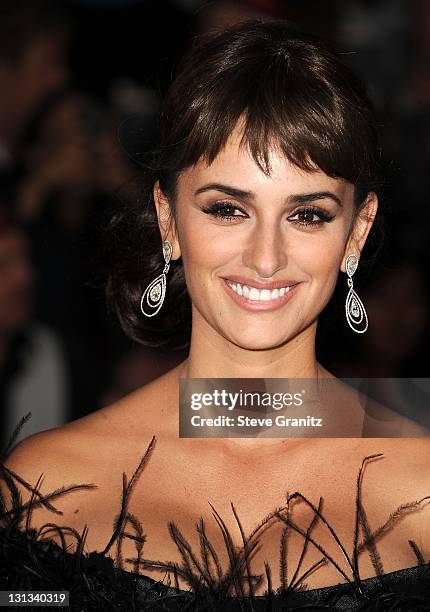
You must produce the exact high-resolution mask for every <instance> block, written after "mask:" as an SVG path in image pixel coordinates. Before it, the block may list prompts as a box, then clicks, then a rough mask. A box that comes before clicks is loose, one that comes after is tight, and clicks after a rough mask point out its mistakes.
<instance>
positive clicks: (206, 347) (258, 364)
mask: <svg viewBox="0 0 430 612" xmlns="http://www.w3.org/2000/svg"><path fill="white" fill-rule="evenodd" d="M315 334H316V323H313V324H312V325H310V326H309V327H308V328H306V329H305V330H303V331H302V332H301V333H300V334H298V335H297V336H295V337H294V338H292V339H291V340H290V341H288V342H286V343H285V344H283V345H282V346H279V347H276V348H271V349H267V350H248V349H244V348H242V347H239V346H237V345H235V344H232V343H231V342H229V341H228V340H227V339H225V338H223V337H221V336H220V335H219V334H217V333H216V332H214V331H213V330H212V329H209V328H208V327H206V328H205V329H204V330H202V329H199V331H198V332H196V331H195V330H194V329H193V334H192V337H191V344H190V352H189V356H188V359H187V360H186V361H185V362H184V363H183V367H182V371H181V374H180V375H181V377H183V378H319V377H320V376H321V374H322V373H323V371H324V368H322V366H321V365H320V364H319V363H318V362H317V360H316V356H315Z"/></svg>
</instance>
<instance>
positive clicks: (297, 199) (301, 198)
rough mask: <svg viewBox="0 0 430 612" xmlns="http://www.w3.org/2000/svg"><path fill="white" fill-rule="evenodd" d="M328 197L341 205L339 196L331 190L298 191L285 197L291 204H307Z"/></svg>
mask: <svg viewBox="0 0 430 612" xmlns="http://www.w3.org/2000/svg"><path fill="white" fill-rule="evenodd" d="M326 198H329V199H330V200H333V202H336V204H337V205H338V206H343V204H342V202H341V200H340V198H338V197H337V195H335V194H334V193H332V192H331V191H315V192H313V193H298V194H296V195H291V196H289V197H288V198H287V199H288V201H289V202H291V203H292V204H307V203H308V202H315V201H316V200H324V199H326Z"/></svg>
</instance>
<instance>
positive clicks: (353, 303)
mask: <svg viewBox="0 0 430 612" xmlns="http://www.w3.org/2000/svg"><path fill="white" fill-rule="evenodd" d="M357 266H358V257H357V256H356V255H354V253H350V254H349V255H348V257H347V258H346V262H345V269H346V273H347V274H348V277H349V278H348V287H349V291H348V295H347V297H346V302H345V312H346V320H347V321H348V324H349V326H350V328H351V329H352V330H354V331H355V332H357V334H363V333H364V332H365V331H366V329H367V326H368V319H367V313H366V309H365V308H364V305H363V302H362V301H361V300H360V298H359V297H358V295H357V294H356V292H355V291H354V283H353V281H352V276H353V274H354V272H355V271H356V270H357ZM363 321H364V323H363ZM360 324H362V325H364V329H358V328H357V327H356V326H357V325H360Z"/></svg>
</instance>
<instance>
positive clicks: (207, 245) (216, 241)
mask: <svg viewBox="0 0 430 612" xmlns="http://www.w3.org/2000/svg"><path fill="white" fill-rule="evenodd" d="M219 229H220V228H216V227H214V228H208V227H207V226H203V225H199V224H197V223H193V224H192V225H191V224H190V225H189V226H188V225H187V224H183V225H182V226H181V227H180V228H179V240H180V245H181V253H182V260H183V264H184V271H185V276H186V278H187V279H188V278H191V276H192V277H196V276H197V277H200V276H201V275H203V274H204V275H207V274H208V273H211V272H213V271H216V270H217V269H218V268H219V267H220V266H223V265H225V264H226V263H229V262H231V261H232V260H233V258H234V256H235V255H236V257H237V252H238V249H237V241H235V240H232V238H231V235H229V234H228V233H227V232H225V231H224V232H222V231H221V232H220V231H219ZM217 230H218V231H217Z"/></svg>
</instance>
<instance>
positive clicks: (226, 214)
mask: <svg viewBox="0 0 430 612" xmlns="http://www.w3.org/2000/svg"><path fill="white" fill-rule="evenodd" d="M202 210H203V212H204V213H206V214H208V215H213V216H214V217H217V218H218V219H222V220H223V221H233V220H234V219H245V218H246V215H245V214H234V213H235V212H236V211H238V212H239V213H243V211H242V210H241V209H240V208H238V207H237V206H235V205H233V204H231V203H229V202H224V203H223V202H217V203H215V204H212V206H208V207H205V208H202Z"/></svg>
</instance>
